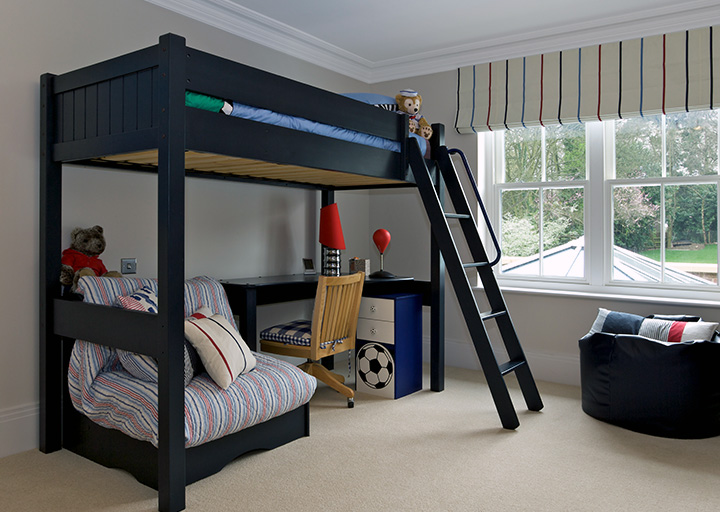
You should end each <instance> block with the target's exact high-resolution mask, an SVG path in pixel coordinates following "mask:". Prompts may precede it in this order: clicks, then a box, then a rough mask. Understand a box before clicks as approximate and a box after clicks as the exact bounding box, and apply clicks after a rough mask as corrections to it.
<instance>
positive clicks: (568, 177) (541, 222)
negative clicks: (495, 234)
mask: <svg viewBox="0 0 720 512" xmlns="http://www.w3.org/2000/svg"><path fill="white" fill-rule="evenodd" d="M502 137H503V135H502V134H500V138H502ZM502 148H503V150H502V155H503V159H502V162H503V164H504V165H501V166H500V169H499V170H500V176H499V180H498V184H497V190H498V192H499V197H500V200H499V204H500V219H501V220H500V232H501V246H502V248H503V257H502V261H501V269H502V270H501V271H502V273H503V274H513V275H528V276H553V277H576V278H582V277H584V269H583V267H582V266H577V265H573V264H572V262H569V261H567V259H568V258H573V254H572V253H573V247H574V246H575V245H577V244H576V243H574V241H576V240H580V241H582V239H583V235H584V233H585V208H584V204H585V196H586V189H587V186H588V181H587V165H586V159H587V158H586V136H585V127H584V126H583V125H581V124H576V125H566V126H554V127H548V128H543V127H536V128H524V129H518V130H510V131H507V132H505V134H504V140H503V145H502ZM560 259H562V260H564V263H569V264H568V265H565V264H563V265H558V264H557V263H558V261H559V260H560Z"/></svg>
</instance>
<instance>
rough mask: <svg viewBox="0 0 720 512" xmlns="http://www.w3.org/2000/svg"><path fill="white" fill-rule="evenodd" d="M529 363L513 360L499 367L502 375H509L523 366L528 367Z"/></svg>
mask: <svg viewBox="0 0 720 512" xmlns="http://www.w3.org/2000/svg"><path fill="white" fill-rule="evenodd" d="M526 364H527V361H526V360H525V359H511V360H510V361H508V362H507V363H503V364H501V365H499V368H500V374H502V375H507V374H508V373H510V372H513V371H515V370H517V369H518V368H520V367H521V366H523V365H526Z"/></svg>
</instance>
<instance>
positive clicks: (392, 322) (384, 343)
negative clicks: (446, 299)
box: [355, 293, 422, 398]
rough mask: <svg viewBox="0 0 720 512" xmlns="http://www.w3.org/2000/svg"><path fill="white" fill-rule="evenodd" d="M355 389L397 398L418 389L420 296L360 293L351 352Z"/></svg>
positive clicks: (420, 327) (420, 360) (420, 384)
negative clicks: (360, 300)
mask: <svg viewBox="0 0 720 512" xmlns="http://www.w3.org/2000/svg"><path fill="white" fill-rule="evenodd" d="M355 386H356V390H357V391H358V392H362V393H370V394H373V395H378V396H384V397H388V398H400V397H402V396H405V395H408V394H410V393H414V392H415V391H419V390H420V389H422V296H421V295H419V294H408V293H395V294H390V295H379V296H377V297H363V299H362V303H361V305H360V318H359V319H358V334H357V342H356V355H355Z"/></svg>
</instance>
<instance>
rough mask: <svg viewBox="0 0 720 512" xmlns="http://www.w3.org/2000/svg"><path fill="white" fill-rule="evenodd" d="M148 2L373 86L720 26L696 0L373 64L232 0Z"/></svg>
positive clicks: (709, 0) (715, 11) (707, 4)
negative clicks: (396, 80) (465, 67)
mask: <svg viewBox="0 0 720 512" xmlns="http://www.w3.org/2000/svg"><path fill="white" fill-rule="evenodd" d="M145 1H146V2H149V3H151V4H155V5H157V6H159V7H163V8H165V9H168V10H171V11H174V12H177V13H179V14H182V15H184V16H187V17H189V18H192V19H195V20H197V21H201V22H203V23H205V24H207V25H211V26H213V27H216V28H219V29H221V30H224V31H226V32H229V33H231V34H234V35H237V36H239V37H242V38H244V39H248V40H250V41H253V42H255V43H258V44H260V45H263V46H266V47H268V48H272V49H273V50H276V51H279V52H281V53H284V54H287V55H290V56H293V57H296V58H298V59H301V60H305V61H307V62H311V63H313V64H316V65H318V66H321V67H324V68H326V69H329V70H332V71H335V72H337V73H340V74H343V75H346V76H349V77H351V78H354V79H356V80H360V81H362V82H365V83H367V84H373V83H378V82H384V81H388V80H395V79H402V78H409V77H413V76H421V75H427V74H431V73H438V72H443V71H449V70H453V69H457V68H458V67H462V66H468V65H472V64H480V63H484V62H492V61H496V60H504V59H510V58H515V57H522V56H528V55H537V54H540V53H547V52H552V51H558V50H567V49H572V48H582V47H584V46H589V45H594V44H601V43H609V42H616V41H622V40H627V39H636V38H638V37H646V36H652V35H658V34H666V33H671V32H677V31H681V30H690V29H694V28H700V27H707V26H711V25H715V24H720V4H718V2H717V1H716V0H695V1H689V2H678V3H677V5H674V6H667V7H661V8H656V9H652V10H644V11H643V12H642V13H632V14H626V15H622V16H614V17H608V18H603V19H596V20H593V21H591V22H582V23H576V24H573V25H568V26H565V27H563V28H562V29H557V28H554V29H545V30H538V31H533V32H525V33H522V34H519V33H518V34H512V35H508V36H505V37H501V38H495V39H490V40H485V41H479V42H477V43H472V44H466V45H460V46H454V47H450V48H443V49H440V50H435V51H431V52H425V53H419V54H415V55H410V56H406V57H400V58H397V59H389V60H383V61H377V62H373V61H370V60H367V59H364V58H362V57H360V56H358V55H355V54H353V53H352V52H349V51H347V50H344V49H342V48H339V47H338V46H335V45H332V44H329V43H327V42H326V41H323V40H321V39H319V38H317V37H315V36H312V35H310V34H307V33H305V32H302V31H300V30H297V29H295V28H293V27H291V26H289V25H287V24H284V23H281V22H279V21H277V20H274V19H272V18H269V17H267V16H264V15H262V14H259V13H257V12H255V11H252V10H250V9H247V8H245V7H243V6H241V5H238V4H236V3H234V2H231V1H229V0H145Z"/></svg>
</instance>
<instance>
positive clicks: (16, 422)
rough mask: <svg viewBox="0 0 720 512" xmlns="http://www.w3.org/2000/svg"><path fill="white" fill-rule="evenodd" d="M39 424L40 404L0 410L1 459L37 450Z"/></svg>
mask: <svg viewBox="0 0 720 512" xmlns="http://www.w3.org/2000/svg"><path fill="white" fill-rule="evenodd" d="M39 422H40V405H39V404H38V403H35V404H26V405H21V406H17V407H9V408H7V409H2V410H0V457H7V456H8V455H13V454H15V453H20V452H24V451H27V450H33V449H37V448H38V445H39V438H38V436H39V433H38V425H39Z"/></svg>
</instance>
